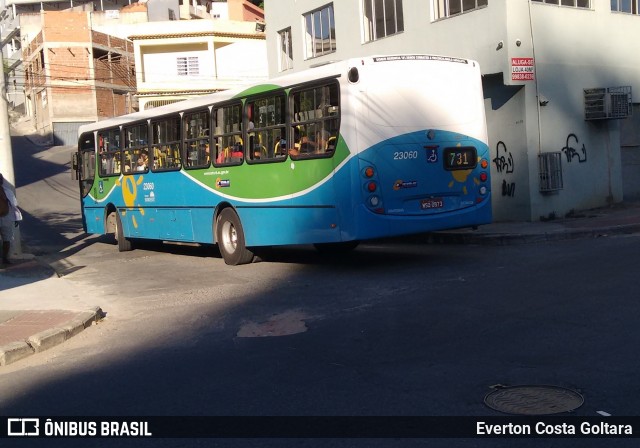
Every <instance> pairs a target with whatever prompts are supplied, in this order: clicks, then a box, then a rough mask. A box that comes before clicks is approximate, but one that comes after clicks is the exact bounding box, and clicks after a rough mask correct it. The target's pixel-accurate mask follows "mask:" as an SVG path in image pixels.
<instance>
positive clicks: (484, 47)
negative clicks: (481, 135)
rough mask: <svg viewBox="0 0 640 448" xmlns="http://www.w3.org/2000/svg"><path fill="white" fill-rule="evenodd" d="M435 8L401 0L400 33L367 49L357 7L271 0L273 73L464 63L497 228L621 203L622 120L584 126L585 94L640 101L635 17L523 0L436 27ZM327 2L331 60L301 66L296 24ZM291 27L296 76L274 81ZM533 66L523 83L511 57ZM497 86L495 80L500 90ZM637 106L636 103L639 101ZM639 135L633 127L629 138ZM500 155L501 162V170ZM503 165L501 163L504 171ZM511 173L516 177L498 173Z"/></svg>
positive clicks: (596, 0)
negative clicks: (545, 169) (547, 172)
mask: <svg viewBox="0 0 640 448" xmlns="http://www.w3.org/2000/svg"><path fill="white" fill-rule="evenodd" d="M437 3H438V2H437V1H436V0H426V1H422V0H420V1H419V0H403V2H402V6H403V10H404V15H403V19H404V20H403V25H404V30H403V31H402V32H399V33H397V34H393V35H389V36H386V37H383V38H380V39H378V40H374V41H371V42H366V41H365V27H364V23H363V20H362V18H363V12H362V1H361V0H341V1H333V2H329V1H326V0H296V1H283V2H280V1H279V2H276V1H273V0H272V1H267V2H266V5H265V21H266V23H267V45H268V51H269V55H270V57H269V73H270V75H271V76H278V75H279V74H281V73H286V72H289V71H291V70H293V71H297V70H303V69H307V68H310V67H313V66H314V65H318V64H322V63H325V62H328V61H332V60H343V59H347V58H350V57H358V56H364V55H372V54H399V53H409V54H410V53H431V54H442V55H451V56H458V57H465V58H470V59H474V60H476V61H478V62H479V63H480V66H481V68H482V73H483V78H484V82H483V85H484V87H485V96H486V97H487V99H488V100H490V101H487V121H488V128H489V137H490V141H489V145H490V147H491V148H492V158H493V160H494V163H493V164H492V168H493V171H492V173H493V181H492V188H493V205H494V216H495V217H496V219H498V220H510V219H518V220H519V219H523V218H525V219H527V218H528V219H531V220H537V219H540V218H541V217H543V218H546V217H550V216H562V215H564V214H566V213H569V212H571V211H572V210H580V209H588V208H592V207H598V206H602V205H606V204H610V203H612V202H618V201H621V200H622V199H623V182H622V176H623V172H622V160H621V152H620V139H621V138H622V139H623V140H625V141H628V140H634V139H635V137H633V136H634V135H636V132H635V131H633V130H632V131H627V132H630V133H631V136H628V133H625V134H621V129H623V130H625V129H628V128H630V126H625V124H624V122H621V120H601V121H586V120H585V114H584V89H588V88H602V87H605V88H606V87H617V86H631V87H632V91H633V92H640V90H638V89H640V51H638V50H639V49H640V48H639V47H640V27H638V26H637V24H638V20H640V17H639V16H638V15H637V14H634V15H632V14H621V13H616V12H612V11H611V2H609V1H608V0H591V3H590V7H589V8H577V7H566V6H560V5H553V4H546V3H542V2H535V1H530V0H508V1H507V0H489V1H488V5H487V6H484V7H480V8H477V9H474V10H471V11H468V12H465V13H463V14H459V15H455V16H451V17H445V18H440V19H438V18H437V17H436V13H435V8H434V6H435V5H436V4H437ZM329 4H331V5H332V6H333V9H334V18H335V41H336V51H335V52H332V53H329V54H326V55H322V56H319V57H315V58H312V57H309V55H308V54H307V51H308V48H307V47H306V46H305V42H304V41H305V30H304V15H305V14H307V13H309V12H311V11H313V10H316V9H318V8H323V7H325V6H326V5H329ZM287 28H290V29H291V37H292V51H291V55H292V58H293V67H292V69H291V70H285V71H284V72H282V71H280V67H281V66H280V64H279V58H278V55H279V53H280V52H281V47H280V46H281V42H280V41H279V34H278V33H279V32H281V31H282V30H285V29H287ZM522 58H526V60H531V61H534V65H533V72H532V74H533V77H532V78H531V79H512V72H513V71H514V70H516V69H515V68H514V67H515V65H516V63H515V61H514V60H515V59H522ZM496 78H499V79H500V80H501V82H500V83H496ZM636 101H637V100H636ZM634 129H635V128H634ZM548 152H556V153H560V155H561V158H562V159H561V160H562V175H563V186H562V189H559V190H557V191H554V192H552V193H548V192H541V191H540V184H539V179H540V173H539V156H540V155H541V154H545V153H548ZM503 157H504V158H505V159H504V162H503ZM507 161H508V162H507ZM505 163H511V169H512V170H513V171H512V172H508V173H507V172H506V171H505V170H506V168H507V165H505Z"/></svg>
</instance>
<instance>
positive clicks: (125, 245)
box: [114, 211, 133, 252]
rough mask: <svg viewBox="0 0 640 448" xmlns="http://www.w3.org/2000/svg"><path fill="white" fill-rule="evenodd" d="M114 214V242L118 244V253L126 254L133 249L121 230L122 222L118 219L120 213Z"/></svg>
mask: <svg viewBox="0 0 640 448" xmlns="http://www.w3.org/2000/svg"><path fill="white" fill-rule="evenodd" d="M115 213H116V231H115V232H114V235H115V236H116V241H117V242H118V252H128V251H130V250H131V249H133V244H132V243H131V240H130V239H128V238H125V236H124V229H123V228H122V220H121V219H120V213H118V212H117V211H116V212H115Z"/></svg>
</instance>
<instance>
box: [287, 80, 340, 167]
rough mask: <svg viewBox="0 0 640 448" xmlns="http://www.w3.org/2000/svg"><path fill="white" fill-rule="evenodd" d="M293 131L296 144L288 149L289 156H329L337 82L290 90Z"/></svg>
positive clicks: (334, 137)
mask: <svg viewBox="0 0 640 448" xmlns="http://www.w3.org/2000/svg"><path fill="white" fill-rule="evenodd" d="M292 104H293V114H292V116H293V121H292V123H291V125H292V127H293V130H294V133H296V134H299V135H300V138H299V140H298V142H297V143H298V146H299V147H298V148H294V149H290V150H289V154H290V155H291V157H292V158H294V159H296V158H305V159H307V158H317V157H331V156H332V155H333V153H334V152H335V149H336V145H337V142H338V133H339V125H340V105H339V91H338V84H337V83H335V82H332V83H330V84H326V85H321V86H316V87H312V88H306V89H304V90H299V91H294V92H293V94H292Z"/></svg>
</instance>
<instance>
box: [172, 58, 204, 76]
mask: <svg viewBox="0 0 640 448" xmlns="http://www.w3.org/2000/svg"><path fill="white" fill-rule="evenodd" d="M176 61H177V63H178V76H197V75H199V74H200V61H199V60H198V57H197V56H181V57H178V58H177V59H176Z"/></svg>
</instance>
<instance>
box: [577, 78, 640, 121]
mask: <svg viewBox="0 0 640 448" xmlns="http://www.w3.org/2000/svg"><path fill="white" fill-rule="evenodd" d="M632 110H633V109H632V102H631V86H624V87H600V88H595V89H584V119H585V120H614V119H621V118H627V117H630V116H631V112H632Z"/></svg>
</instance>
